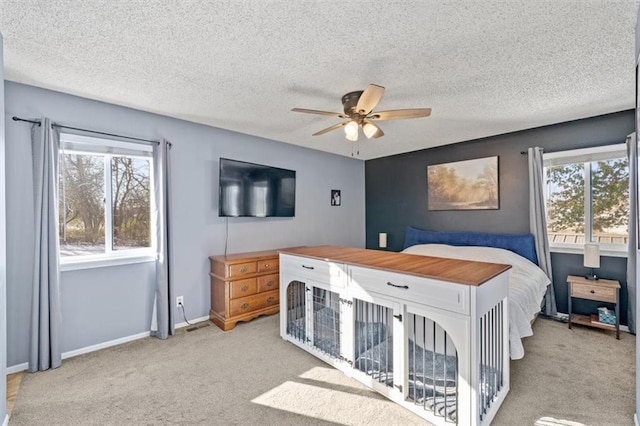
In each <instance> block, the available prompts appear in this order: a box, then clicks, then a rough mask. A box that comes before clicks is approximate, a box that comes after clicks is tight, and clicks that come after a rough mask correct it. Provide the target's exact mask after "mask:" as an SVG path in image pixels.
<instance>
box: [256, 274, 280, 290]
mask: <svg viewBox="0 0 640 426" xmlns="http://www.w3.org/2000/svg"><path fill="white" fill-rule="evenodd" d="M279 281H280V276H279V275H278V274H272V275H263V276H261V277H258V293H264V292H265V291H271V290H277V289H278V287H279Z"/></svg>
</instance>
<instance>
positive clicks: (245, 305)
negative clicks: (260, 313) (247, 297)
mask: <svg viewBox="0 0 640 426" xmlns="http://www.w3.org/2000/svg"><path fill="white" fill-rule="evenodd" d="M248 307H249V304H248V303H247V302H244V303H243V304H242V305H240V308H242V309H247V308H248Z"/></svg>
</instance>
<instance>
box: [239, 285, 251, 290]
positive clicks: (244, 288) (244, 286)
mask: <svg viewBox="0 0 640 426" xmlns="http://www.w3.org/2000/svg"><path fill="white" fill-rule="evenodd" d="M240 290H242V291H247V290H249V286H248V285H243V286H242V287H241V288H240Z"/></svg>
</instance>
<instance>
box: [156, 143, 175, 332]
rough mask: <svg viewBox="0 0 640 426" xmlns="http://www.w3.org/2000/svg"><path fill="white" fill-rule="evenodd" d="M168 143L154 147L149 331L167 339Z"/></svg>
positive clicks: (171, 318)
mask: <svg viewBox="0 0 640 426" xmlns="http://www.w3.org/2000/svg"><path fill="white" fill-rule="evenodd" d="M170 150H171V144H170V143H169V142H167V141H166V140H165V139H162V140H161V141H160V143H159V144H158V145H157V146H155V147H154V150H153V167H154V182H153V183H154V184H153V187H154V200H155V201H154V210H155V211H154V217H155V223H156V243H157V251H158V252H157V258H156V295H155V301H154V307H153V314H152V319H151V334H152V335H154V336H156V337H158V338H160V339H166V338H168V337H169V336H170V335H172V334H173V333H174V331H175V323H174V315H173V309H172V306H173V303H172V301H173V280H172V276H173V270H172V268H171V255H172V253H171V232H170V230H171V215H170V207H171V205H172V202H171V161H170V155H169V154H170Z"/></svg>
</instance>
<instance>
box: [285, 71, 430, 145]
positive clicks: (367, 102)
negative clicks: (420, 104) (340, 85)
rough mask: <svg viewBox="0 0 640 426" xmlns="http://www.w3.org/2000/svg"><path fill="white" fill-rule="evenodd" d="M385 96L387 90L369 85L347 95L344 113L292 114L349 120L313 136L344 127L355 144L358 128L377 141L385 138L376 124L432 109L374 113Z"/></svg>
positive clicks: (310, 111)
mask: <svg viewBox="0 0 640 426" xmlns="http://www.w3.org/2000/svg"><path fill="white" fill-rule="evenodd" d="M383 93H384V87H382V86H378V85H377V84H370V85H368V86H367V88H366V89H364V90H357V91H355V92H349V93H347V94H346V95H344V96H343V97H342V106H343V110H344V113H341V112H329V111H318V110H315V109H305V108H293V109H292V110H291V111H295V112H304V113H307V114H318V115H328V116H330V117H337V118H342V119H346V121H343V122H341V123H338V124H334V125H333V126H330V127H327V128H326V129H322V130H320V131H318V132H316V133H314V134H313V136H320V135H324V134H325V133H328V132H330V131H332V130H336V129H339V128H341V127H344V132H345V135H346V138H347V139H348V140H350V141H354V142H355V141H357V140H358V129H359V128H361V127H362V132H363V133H364V135H365V136H366V137H367V139H371V138H374V139H375V138H379V137H380V136H383V135H384V132H383V131H382V129H381V128H380V127H378V125H377V124H375V123H374V121H383V120H401V119H406V118H421V117H429V116H430V115H431V108H411V109H395V110H389V111H378V112H374V111H373V109H374V108H375V107H376V105H378V102H380V99H381V98H382V94H383Z"/></svg>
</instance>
